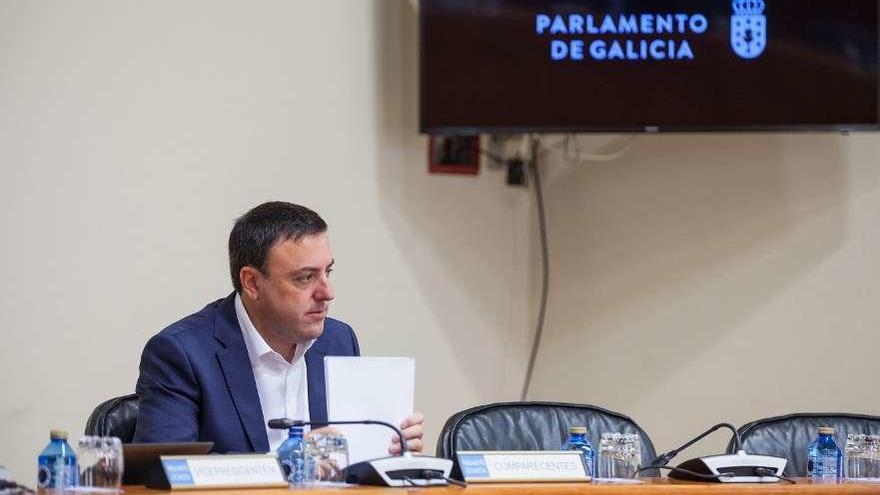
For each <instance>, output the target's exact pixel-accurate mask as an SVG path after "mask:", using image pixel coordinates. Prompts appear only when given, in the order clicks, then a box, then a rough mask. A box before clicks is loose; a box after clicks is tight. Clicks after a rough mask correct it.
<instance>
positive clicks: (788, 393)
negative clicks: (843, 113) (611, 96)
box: [533, 133, 880, 460]
mask: <svg viewBox="0 0 880 495" xmlns="http://www.w3.org/2000/svg"><path fill="white" fill-rule="evenodd" d="M619 143H620V140H619V139H615V138H611V137H595V138H589V139H583V140H582V143H581V149H582V150H583V151H584V152H587V151H598V152H600V153H601V152H602V151H603V150H605V151H609V150H614V149H615V148H617V147H618V146H619ZM545 167H546V168H545V170H544V173H545V175H546V176H547V180H546V182H547V184H546V188H545V196H546V197H547V198H548V201H547V211H548V217H549V226H548V228H549V234H550V239H551V242H550V249H551V253H552V268H551V277H552V278H551V286H552V291H551V294H550V303H549V310H548V320H547V328H546V330H545V334H544V335H545V337H544V344H543V346H542V349H541V352H540V354H539V356H538V360H537V365H536V371H535V379H534V382H533V390H535V393H534V394H533V397H534V398H544V399H554V400H567V401H572V402H585V403H592V404H598V405H602V406H605V407H608V408H611V409H614V410H617V411H621V412H624V413H626V414H628V415H630V416H632V417H633V418H634V419H635V420H636V421H638V422H639V423H640V424H642V426H643V427H644V428H645V429H646V430H647V431H648V433H649V434H650V435H651V436H652V437H653V440H654V443H655V445H656V446H657V448H658V449H659V450H667V449H671V448H674V447H676V446H678V445H680V444H682V443H684V441H685V440H687V439H689V438H691V437H693V436H695V435H696V434H698V433H700V432H702V431H703V430H705V429H707V428H708V427H709V426H711V425H712V424H714V423H716V422H719V421H722V420H726V421H730V422H733V423H735V424H743V423H745V422H747V421H750V420H753V419H758V418H761V417H768V416H772V415H778V414H784V413H789V412H796V411H824V412H840V411H851V412H863V413H869V414H880V401H878V397H877V393H876V390H875V377H876V376H877V375H878V372H880V360H878V359H877V349H878V348H880V333H878V332H877V329H878V328H880V306H878V304H877V302H878V301H880V259H878V257H877V253H878V252H880V229H878V222H877V211H880V137H878V135H877V134H869V133H865V134H853V135H849V136H841V135H835V134H799V135H785V134H773V135H759V134H754V135H749V134H736V135H664V136H643V137H641V138H639V139H638V140H637V141H636V142H635V143H634V144H633V147H632V148H631V150H630V152H629V153H628V154H626V155H625V156H624V157H623V158H621V159H619V160H616V161H613V162H610V163H590V164H572V163H568V162H566V160H565V159H564V157H563V154H562V153H561V152H557V153H555V154H554V155H552V156H551V158H550V159H549V160H548V161H547V162H546V163H545ZM537 262H538V261H537V258H536V259H535V261H533V264H536V263H537ZM728 438H729V436H728V434H726V433H716V434H714V435H713V436H712V437H710V438H709V439H707V441H706V443H705V444H702V445H701V446H698V447H694V448H693V450H692V451H690V452H689V454H690V455H688V454H682V459H681V460H684V459H685V458H688V457H692V456H693V455H697V454H699V453H701V452H704V453H708V452H713V451H714V450H716V449H722V448H724V446H725V445H726V442H727V439H728Z"/></svg>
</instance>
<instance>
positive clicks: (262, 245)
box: [229, 201, 327, 294]
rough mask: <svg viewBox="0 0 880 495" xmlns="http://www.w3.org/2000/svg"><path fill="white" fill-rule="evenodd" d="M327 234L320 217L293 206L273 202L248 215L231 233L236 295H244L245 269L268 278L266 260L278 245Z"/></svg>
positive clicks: (231, 259)
mask: <svg viewBox="0 0 880 495" xmlns="http://www.w3.org/2000/svg"><path fill="white" fill-rule="evenodd" d="M326 231H327V224H326V223H325V222H324V219H322V218H321V216H320V215H318V214H317V213H315V212H314V211H312V210H310V209H308V208H306V207H305V206H300V205H295V204H293V203H285V202H283V201H271V202H268V203H263V204H261V205H259V206H257V207H255V208H254V209H252V210H251V211H249V212H247V213H245V214H244V215H242V216H241V218H239V219H238V220H236V221H235V225H234V226H233V227H232V232H230V233H229V271H230V272H231V275H232V286H233V287H235V291H236V292H238V293H239V294H241V280H240V279H239V273H241V269H242V268H244V267H246V266H252V267H254V268H256V269H258V270H260V272H261V273H263V274H264V275H265V274H266V258H268V257H269V250H270V249H271V248H272V246H274V245H275V243H277V242H281V241H286V240H288V239H293V240H294V241H298V240H300V239H302V238H303V237H304V236H307V235H314V234H320V233H322V232H326Z"/></svg>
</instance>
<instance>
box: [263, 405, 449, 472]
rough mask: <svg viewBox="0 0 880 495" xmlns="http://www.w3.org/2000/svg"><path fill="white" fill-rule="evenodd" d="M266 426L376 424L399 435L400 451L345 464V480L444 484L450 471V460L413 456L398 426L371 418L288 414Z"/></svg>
mask: <svg viewBox="0 0 880 495" xmlns="http://www.w3.org/2000/svg"><path fill="white" fill-rule="evenodd" d="M268 424H269V428H272V429H275V430H286V429H289V428H291V427H293V426H306V425H321V426H324V425H379V426H384V427H386V428H391V429H392V430H394V432H395V433H397V437H398V438H399V439H400V455H396V456H389V457H380V458H378V459H370V460H366V461H361V462H356V463H354V464H351V465H349V466H348V467H346V468H345V470H344V472H343V476H344V478H345V481H346V483H354V484H357V485H378V486H414V487H421V486H440V485H446V484H447V482H448V481H450V479H449V474H450V473H451V472H452V460H451V459H442V458H440V457H432V456H426V455H418V456H414V455H413V454H412V453H411V452H409V450H408V449H407V447H406V438H404V436H403V432H402V431H400V428H398V427H396V426H394V425H392V424H391V423H386V422H385V421H377V420H372V419H365V420H357V421H314V422H313V421H302V420H297V419H289V418H276V419H270V420H269V422H268Z"/></svg>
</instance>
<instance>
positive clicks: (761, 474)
mask: <svg viewBox="0 0 880 495" xmlns="http://www.w3.org/2000/svg"><path fill="white" fill-rule="evenodd" d="M720 428H729V429H730V430H731V431H732V432H733V444H734V451H735V452H736V453H735V454H722V455H710V456H705V457H696V458H694V459H689V460H687V461H684V462H683V463H681V464H679V465H678V466H675V467H673V468H669V467H667V466H666V464H668V463H669V461H671V460H672V458H673V457H675V456H676V455H678V453H679V452H681V451H682V450H684V449H686V448H688V447H690V446H691V445H693V444H695V443H697V442H699V441H700V440H702V439H703V438H705V437H706V436H708V435H709V434H711V433H712V432H714V431H716V430H718V429H720ZM786 462H787V460H786V459H785V458H783V457H775V456H769V455H753V454H747V453H746V451H745V450H743V446H742V438H741V437H740V434H739V431H737V429H736V427H735V426H733V425H732V424H730V423H718V424H717V425H715V426H713V427H711V428H709V429H708V430H706V431H705V432H703V433H701V434H700V435H698V436H696V437H695V438H693V439H692V440H690V441H688V442H687V443H685V444H684V445H682V446H681V447H678V448H676V449H672V450H670V451H669V452H666V453H663V454H660V455H658V456H657V457H656V458H654V460H653V461H651V463H650V465H648V466H644V467H639V471H646V470H648V469H669V477H670V478H678V479H685V480H698V481H720V482H724V483H770V482H775V481H779V480H786V481H791V480H790V479H788V478H786V477H785V476H784V475H783V471H784V470H785V464H786Z"/></svg>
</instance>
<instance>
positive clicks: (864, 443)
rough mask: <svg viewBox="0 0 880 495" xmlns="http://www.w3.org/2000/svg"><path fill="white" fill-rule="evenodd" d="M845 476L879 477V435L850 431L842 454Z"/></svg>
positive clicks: (851, 477)
mask: <svg viewBox="0 0 880 495" xmlns="http://www.w3.org/2000/svg"><path fill="white" fill-rule="evenodd" d="M843 474H844V476H845V477H846V478H850V479H854V478H858V479H866V478H871V479H880V435H865V434H861V433H858V434H856V433H850V434H848V435H847V436H846V448H845V449H844V454H843Z"/></svg>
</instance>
